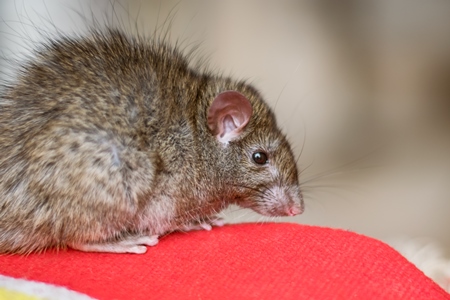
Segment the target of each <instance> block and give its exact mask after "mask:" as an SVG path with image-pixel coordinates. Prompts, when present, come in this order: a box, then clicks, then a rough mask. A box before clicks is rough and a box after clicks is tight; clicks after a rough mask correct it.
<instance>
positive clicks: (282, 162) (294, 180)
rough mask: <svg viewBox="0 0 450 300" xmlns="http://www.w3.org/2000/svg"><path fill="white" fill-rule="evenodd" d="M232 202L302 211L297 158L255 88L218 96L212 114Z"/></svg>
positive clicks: (270, 212) (277, 212)
mask: <svg viewBox="0 0 450 300" xmlns="http://www.w3.org/2000/svg"><path fill="white" fill-rule="evenodd" d="M207 117H208V127H209V129H210V131H211V133H212V134H213V136H214V137H215V139H216V142H217V143H216V144H217V145H218V152H219V153H220V157H218V160H220V168H221V169H222V170H226V171H225V172H224V173H225V175H224V178H225V179H224V180H226V182H227V185H229V190H228V197H230V198H232V199H230V200H231V201H232V202H234V203H236V204H238V205H240V206H242V207H247V208H251V209H253V210H254V211H256V212H258V213H260V214H262V215H266V216H294V215H297V214H300V213H302V212H303V209H304V204H303V197H302V193H301V191H300V187H299V183H298V171H297V166H296V162H295V159H294V156H293V153H292V150H291V147H290V145H289V143H288V142H287V140H286V137H285V136H284V135H283V134H282V133H281V131H280V130H279V129H278V127H277V125H276V120H275V116H274V114H273V113H272V111H271V110H270V109H269V107H268V106H267V104H266V103H265V102H264V101H263V100H262V99H261V98H260V96H259V94H258V93H256V92H255V91H254V90H253V89H252V88H249V87H248V86H245V88H244V90H243V91H242V93H241V92H238V91H235V90H228V91H224V92H221V93H219V94H217V95H216V96H215V98H214V100H213V102H212V104H211V105H210V107H209V110H208V112H207Z"/></svg>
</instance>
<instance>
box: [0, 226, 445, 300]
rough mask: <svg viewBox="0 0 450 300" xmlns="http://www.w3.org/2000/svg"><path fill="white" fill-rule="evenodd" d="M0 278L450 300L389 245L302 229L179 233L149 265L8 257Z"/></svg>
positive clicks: (106, 294)
mask: <svg viewBox="0 0 450 300" xmlns="http://www.w3.org/2000/svg"><path fill="white" fill-rule="evenodd" d="M0 274H3V275H7V276H11V277H16V278H26V279H29V280H36V281H42V282H46V283H52V284H56V285H59V286H64V287H67V288H69V289H71V290H75V291H79V292H81V293H84V294H86V295H89V296H91V297H94V298H98V299H308V300H313V299H365V300H367V299H396V300H398V299H408V300H414V299H424V300H425V299H426V300H430V299H434V300H439V299H450V295H449V294H447V293H446V292H445V291H444V290H442V289H441V288H440V287H438V286H437V285H436V284H435V283H434V282H432V281H431V280H430V279H429V278H427V277H426V276H425V275H424V274H423V273H422V272H421V271H419V270H418V269H417V268H416V267H415V266H413V265H412V264H411V263H409V262H408V261H407V260H406V259H405V258H403V257H402V256H401V255H400V254H399V253H397V252H396V251H395V250H393V249H392V248H391V247H389V246H388V245H386V244H384V243H382V242H380V241H377V240H374V239H372V238H368V237H365V236H362V235H358V234H355V233H352V232H348V231H342V230H336V229H329V228H321V227H314V226H303V225H297V224H273V223H269V224H241V225H230V226H224V227H222V228H214V229H213V230H212V231H197V232H189V233H174V234H170V235H168V236H166V237H164V238H162V239H161V240H160V243H159V244H158V245H157V246H155V247H152V248H149V249H148V251H147V253H146V254H145V255H132V254H104V253H83V252H77V251H72V250H68V251H61V252H59V253H57V252H54V251H49V252H46V253H44V254H32V255H29V256H27V257H25V256H15V255H13V256H0Z"/></svg>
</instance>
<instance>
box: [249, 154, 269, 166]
mask: <svg viewBox="0 0 450 300" xmlns="http://www.w3.org/2000/svg"><path fill="white" fill-rule="evenodd" d="M252 158H253V161H254V162H255V163H257V164H258V165H264V164H266V163H267V161H268V158H267V154H266V153H264V152H255V153H253V155H252Z"/></svg>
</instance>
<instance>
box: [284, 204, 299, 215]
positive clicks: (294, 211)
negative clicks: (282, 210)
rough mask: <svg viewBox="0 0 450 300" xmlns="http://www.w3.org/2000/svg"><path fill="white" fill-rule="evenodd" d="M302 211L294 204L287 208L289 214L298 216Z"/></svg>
mask: <svg viewBox="0 0 450 300" xmlns="http://www.w3.org/2000/svg"><path fill="white" fill-rule="evenodd" d="M300 213H302V211H301V209H300V208H298V207H297V206H295V205H293V206H291V207H289V208H288V210H287V214H288V216H296V215H298V214H300Z"/></svg>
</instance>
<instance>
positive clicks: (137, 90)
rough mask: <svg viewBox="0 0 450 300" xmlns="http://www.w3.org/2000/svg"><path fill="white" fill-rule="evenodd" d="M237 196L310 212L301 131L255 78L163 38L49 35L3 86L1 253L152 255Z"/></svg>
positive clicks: (275, 212)
mask: <svg viewBox="0 0 450 300" xmlns="http://www.w3.org/2000/svg"><path fill="white" fill-rule="evenodd" d="M230 204H237V205H240V206H241V207H246V208H251V209H253V210H255V211H256V212H259V213H261V214H263V215H267V216H292V215H296V214H299V213H301V212H302V211H303V199H302V194H301V191H300V188H299V184H298V171H297V167H296V163H295V160H294V157H293V154H292V151H291V148H290V146H289V143H288V142H287V140H286V138H285V136H284V135H283V134H282V133H281V132H280V130H279V129H278V127H277V124H276V120H275V116H274V114H273V112H272V111H271V110H270V108H269V107H268V105H267V104H266V103H265V102H264V100H263V99H262V98H261V96H260V94H259V93H258V92H257V91H256V90H255V89H254V88H253V87H252V86H250V85H248V84H246V83H244V82H237V81H234V80H232V79H230V78H222V77H219V76H216V75H213V74H212V73H210V72H207V71H203V72H202V71H199V70H194V69H192V68H190V67H189V66H188V60H187V58H186V57H184V56H183V55H182V54H181V53H180V52H179V51H178V50H177V49H175V48H172V47H169V46H168V45H167V44H165V43H164V42H161V41H158V40H151V39H144V38H141V37H134V38H132V37H130V36H127V35H125V34H123V33H121V32H120V31H118V30H105V31H102V32H100V31H93V32H92V33H91V34H90V35H89V36H87V37H85V38H68V37H64V38H61V39H59V40H54V41H50V42H48V43H47V44H45V45H44V46H43V47H42V48H41V49H40V50H39V51H37V53H36V54H35V58H34V59H33V60H31V61H30V62H28V63H26V64H25V65H24V66H23V67H22V68H21V71H20V73H19V75H18V78H17V79H16V80H15V81H14V82H12V83H9V84H7V85H5V86H4V87H3V88H2V90H1V92H0V253H29V252H33V251H42V250H45V249H47V248H54V247H55V248H65V247H67V246H69V247H72V248H76V249H79V250H84V251H105V252H131V253H144V252H145V251H146V249H147V248H146V247H145V246H144V245H155V244H156V243H157V242H158V236H160V235H162V234H165V233H168V232H171V231H174V230H189V229H196V228H205V229H209V228H210V225H215V224H220V220H219V219H217V217H216V215H217V213H219V212H220V211H221V210H223V209H224V208H226V207H227V206H228V205H230Z"/></svg>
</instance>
